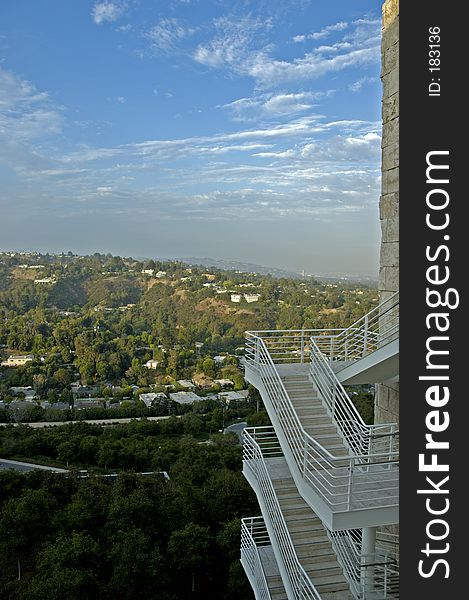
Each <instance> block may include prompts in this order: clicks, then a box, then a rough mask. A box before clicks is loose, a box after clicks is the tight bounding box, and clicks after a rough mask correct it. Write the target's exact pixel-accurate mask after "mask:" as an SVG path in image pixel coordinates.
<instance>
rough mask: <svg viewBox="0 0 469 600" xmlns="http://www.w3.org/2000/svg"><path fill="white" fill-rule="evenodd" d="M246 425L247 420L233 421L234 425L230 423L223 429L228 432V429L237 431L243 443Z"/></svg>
mask: <svg viewBox="0 0 469 600" xmlns="http://www.w3.org/2000/svg"><path fill="white" fill-rule="evenodd" d="M245 427H247V423H246V421H239V422H238V423H233V425H229V426H228V427H226V428H225V429H224V430H223V433H226V432H227V431H232V432H233V433H236V435H237V436H238V438H239V441H240V442H241V443H242V441H243V431H244V428H245Z"/></svg>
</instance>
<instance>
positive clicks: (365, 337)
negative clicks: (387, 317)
mask: <svg viewBox="0 0 469 600" xmlns="http://www.w3.org/2000/svg"><path fill="white" fill-rule="evenodd" d="M367 348H368V315H367V314H366V315H365V327H364V333H363V352H362V356H366V354H367Z"/></svg>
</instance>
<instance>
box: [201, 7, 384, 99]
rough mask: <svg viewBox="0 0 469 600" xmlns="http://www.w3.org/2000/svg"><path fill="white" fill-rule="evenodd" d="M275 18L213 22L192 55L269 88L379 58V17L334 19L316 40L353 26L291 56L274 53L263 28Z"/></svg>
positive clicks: (369, 62) (269, 25)
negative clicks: (206, 38) (207, 36)
mask: <svg viewBox="0 0 469 600" xmlns="http://www.w3.org/2000/svg"><path fill="white" fill-rule="evenodd" d="M270 27H271V22H269V21H267V22H265V21H261V20H259V19H252V18H245V19H243V20H238V21H231V20H228V19H226V18H222V19H218V20H217V21H216V22H215V36H214V37H213V39H212V40H211V41H210V42H209V43H205V44H201V45H199V46H198V48H197V49H196V51H195V52H194V54H193V58H194V60H196V61H197V62H199V63H201V64H204V65H206V66H209V67H211V68H228V69H230V70H231V71H232V72H233V73H235V74H237V75H242V76H246V75H247V76H250V77H252V78H253V79H254V80H255V81H256V83H257V85H258V86H260V87H262V88H269V87H273V86H277V85H284V84H288V83H292V82H298V81H304V80H311V79H315V78H318V77H321V76H323V75H325V74H327V73H331V72H338V71H341V70H344V69H347V68H351V67H362V66H367V65H370V64H373V63H378V62H379V60H380V22H379V20H378V19H358V20H356V21H354V22H353V23H351V24H350V25H349V24H347V23H336V24H335V25H331V26H329V27H326V28H324V29H323V30H321V31H320V32H317V33H316V34H310V36H315V37H314V38H311V39H314V40H317V39H320V38H323V37H325V36H326V35H327V34H328V32H331V31H341V30H343V29H345V28H348V29H350V31H348V32H347V33H345V35H344V36H343V37H342V38H341V39H340V40H338V41H337V42H336V43H334V44H331V45H329V46H319V47H317V48H313V49H312V50H311V51H309V52H308V53H306V54H303V55H302V56H298V57H296V58H293V59H290V60H280V59H277V58H273V56H272V53H273V46H272V45H271V44H267V43H265V41H264V37H263V34H264V32H266V31H267V30H268V29H269V28H270Z"/></svg>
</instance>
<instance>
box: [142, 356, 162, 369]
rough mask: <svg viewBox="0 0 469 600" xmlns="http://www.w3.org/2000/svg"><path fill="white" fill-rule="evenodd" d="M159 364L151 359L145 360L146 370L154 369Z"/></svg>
mask: <svg viewBox="0 0 469 600" xmlns="http://www.w3.org/2000/svg"><path fill="white" fill-rule="evenodd" d="M159 364H160V361H159V360H155V359H154V358H153V359H150V360H147V362H146V363H145V367H146V368H147V369H156V368H157V366H158V365H159Z"/></svg>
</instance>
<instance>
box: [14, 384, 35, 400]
mask: <svg viewBox="0 0 469 600" xmlns="http://www.w3.org/2000/svg"><path fill="white" fill-rule="evenodd" d="M8 391H9V392H10V394H11V395H12V396H19V395H23V396H24V399H25V400H34V398H35V397H36V390H35V389H34V388H33V387H31V386H30V385H27V386H16V387H11V388H8Z"/></svg>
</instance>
